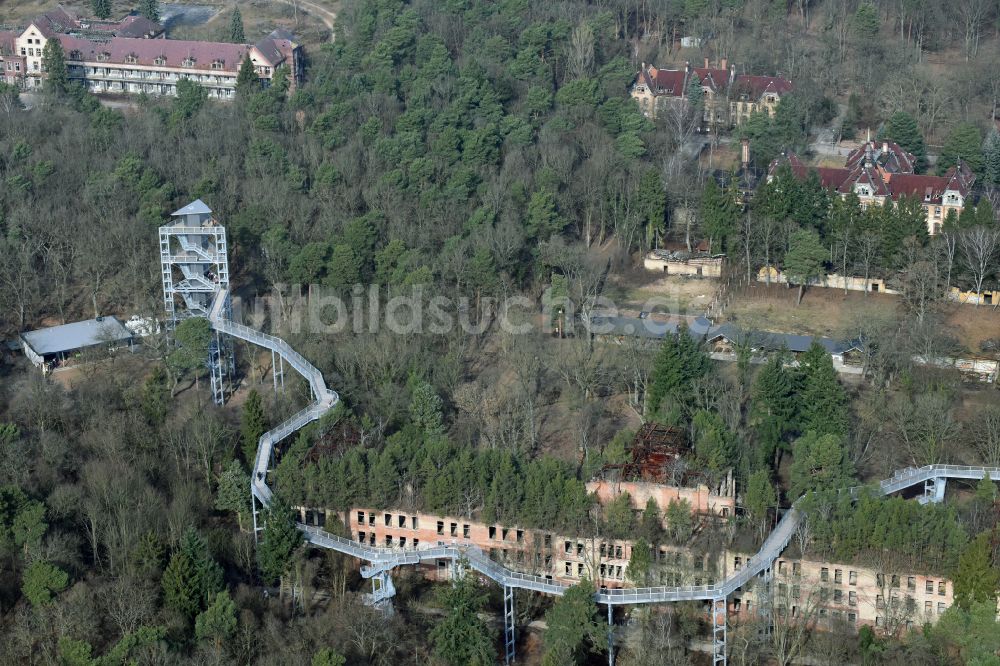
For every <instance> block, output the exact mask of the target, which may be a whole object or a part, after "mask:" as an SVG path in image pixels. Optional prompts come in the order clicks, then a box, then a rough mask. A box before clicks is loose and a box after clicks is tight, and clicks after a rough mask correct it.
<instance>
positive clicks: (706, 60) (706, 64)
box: [705, 58, 708, 69]
mask: <svg viewBox="0 0 1000 666" xmlns="http://www.w3.org/2000/svg"><path fill="white" fill-rule="evenodd" d="M705 69H708V58H705Z"/></svg>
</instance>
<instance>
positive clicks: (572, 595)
mask: <svg viewBox="0 0 1000 666" xmlns="http://www.w3.org/2000/svg"><path fill="white" fill-rule="evenodd" d="M545 622H546V624H547V625H548V629H546V631H545V633H544V634H543V636H542V642H543V643H544V645H545V652H544V655H543V656H542V664H544V665H545V666H560V665H562V664H578V663H582V661H583V659H584V657H585V655H586V654H587V652H588V648H590V647H594V648H597V649H601V647H600V646H601V639H602V634H601V629H600V627H599V626H598V624H597V605H596V604H595V603H594V585H593V583H591V582H590V581H589V580H582V581H580V582H579V583H578V584H577V585H574V586H573V587H571V588H569V589H568V590H566V592H565V593H564V594H563V595H562V596H561V597H558V598H557V599H556V601H555V603H554V604H552V607H551V608H549V610H548V611H546V612H545Z"/></svg>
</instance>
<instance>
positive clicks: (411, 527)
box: [410, 516, 419, 530]
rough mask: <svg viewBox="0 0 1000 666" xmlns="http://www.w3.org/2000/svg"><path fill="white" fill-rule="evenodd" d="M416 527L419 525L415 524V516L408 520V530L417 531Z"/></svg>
mask: <svg viewBox="0 0 1000 666" xmlns="http://www.w3.org/2000/svg"><path fill="white" fill-rule="evenodd" d="M418 525H419V523H418V522H417V517H416V516H413V517H412V518H410V529H411V530H415V529H417V526H418Z"/></svg>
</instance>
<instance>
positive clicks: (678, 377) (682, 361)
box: [647, 323, 711, 414]
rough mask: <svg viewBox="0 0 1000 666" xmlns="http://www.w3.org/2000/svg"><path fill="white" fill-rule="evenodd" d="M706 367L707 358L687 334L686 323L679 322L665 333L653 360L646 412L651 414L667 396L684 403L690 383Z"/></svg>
mask: <svg viewBox="0 0 1000 666" xmlns="http://www.w3.org/2000/svg"><path fill="white" fill-rule="evenodd" d="M710 370H711V360H710V359H709V357H708V355H707V354H705V352H704V351H703V350H702V349H701V346H700V345H699V343H698V341H697V340H695V339H694V338H693V337H692V336H691V335H690V334H689V333H688V328H687V325H685V324H683V323H682V324H681V325H680V326H678V328H677V333H675V334H671V333H669V332H668V333H667V334H666V335H665V336H664V337H663V343H662V344H661V345H660V351H659V353H658V354H657V356H656V360H655V361H654V363H653V373H652V377H651V381H650V389H649V403H648V405H647V413H649V414H655V413H656V412H657V411H658V410H659V409H660V408H661V407H662V406H663V405H662V403H663V401H664V399H666V398H668V397H670V398H672V399H673V400H675V401H677V402H678V403H680V404H681V405H682V406H683V405H686V404H687V403H688V401H689V400H690V399H691V386H692V384H693V382H694V381H695V380H696V379H699V378H701V377H704V376H705V375H707V374H708V372H709V371H710Z"/></svg>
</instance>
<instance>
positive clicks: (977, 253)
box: [958, 227, 1000, 306]
mask: <svg viewBox="0 0 1000 666" xmlns="http://www.w3.org/2000/svg"><path fill="white" fill-rule="evenodd" d="M958 246H959V249H961V250H962V258H963V259H964V263H965V267H966V269H968V271H969V275H970V277H971V278H972V282H973V284H974V285H975V289H976V296H978V297H979V298H977V299H976V305H977V306H978V305H979V301H980V300H982V293H983V281H984V280H985V279H986V276H988V275H989V274H990V273H992V272H993V271H994V270H996V266H994V265H993V261H994V259H996V256H997V251H998V250H1000V229H995V228H987V227H974V228H972V229H967V230H965V231H963V232H962V233H961V234H960V235H959V237H958Z"/></svg>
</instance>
